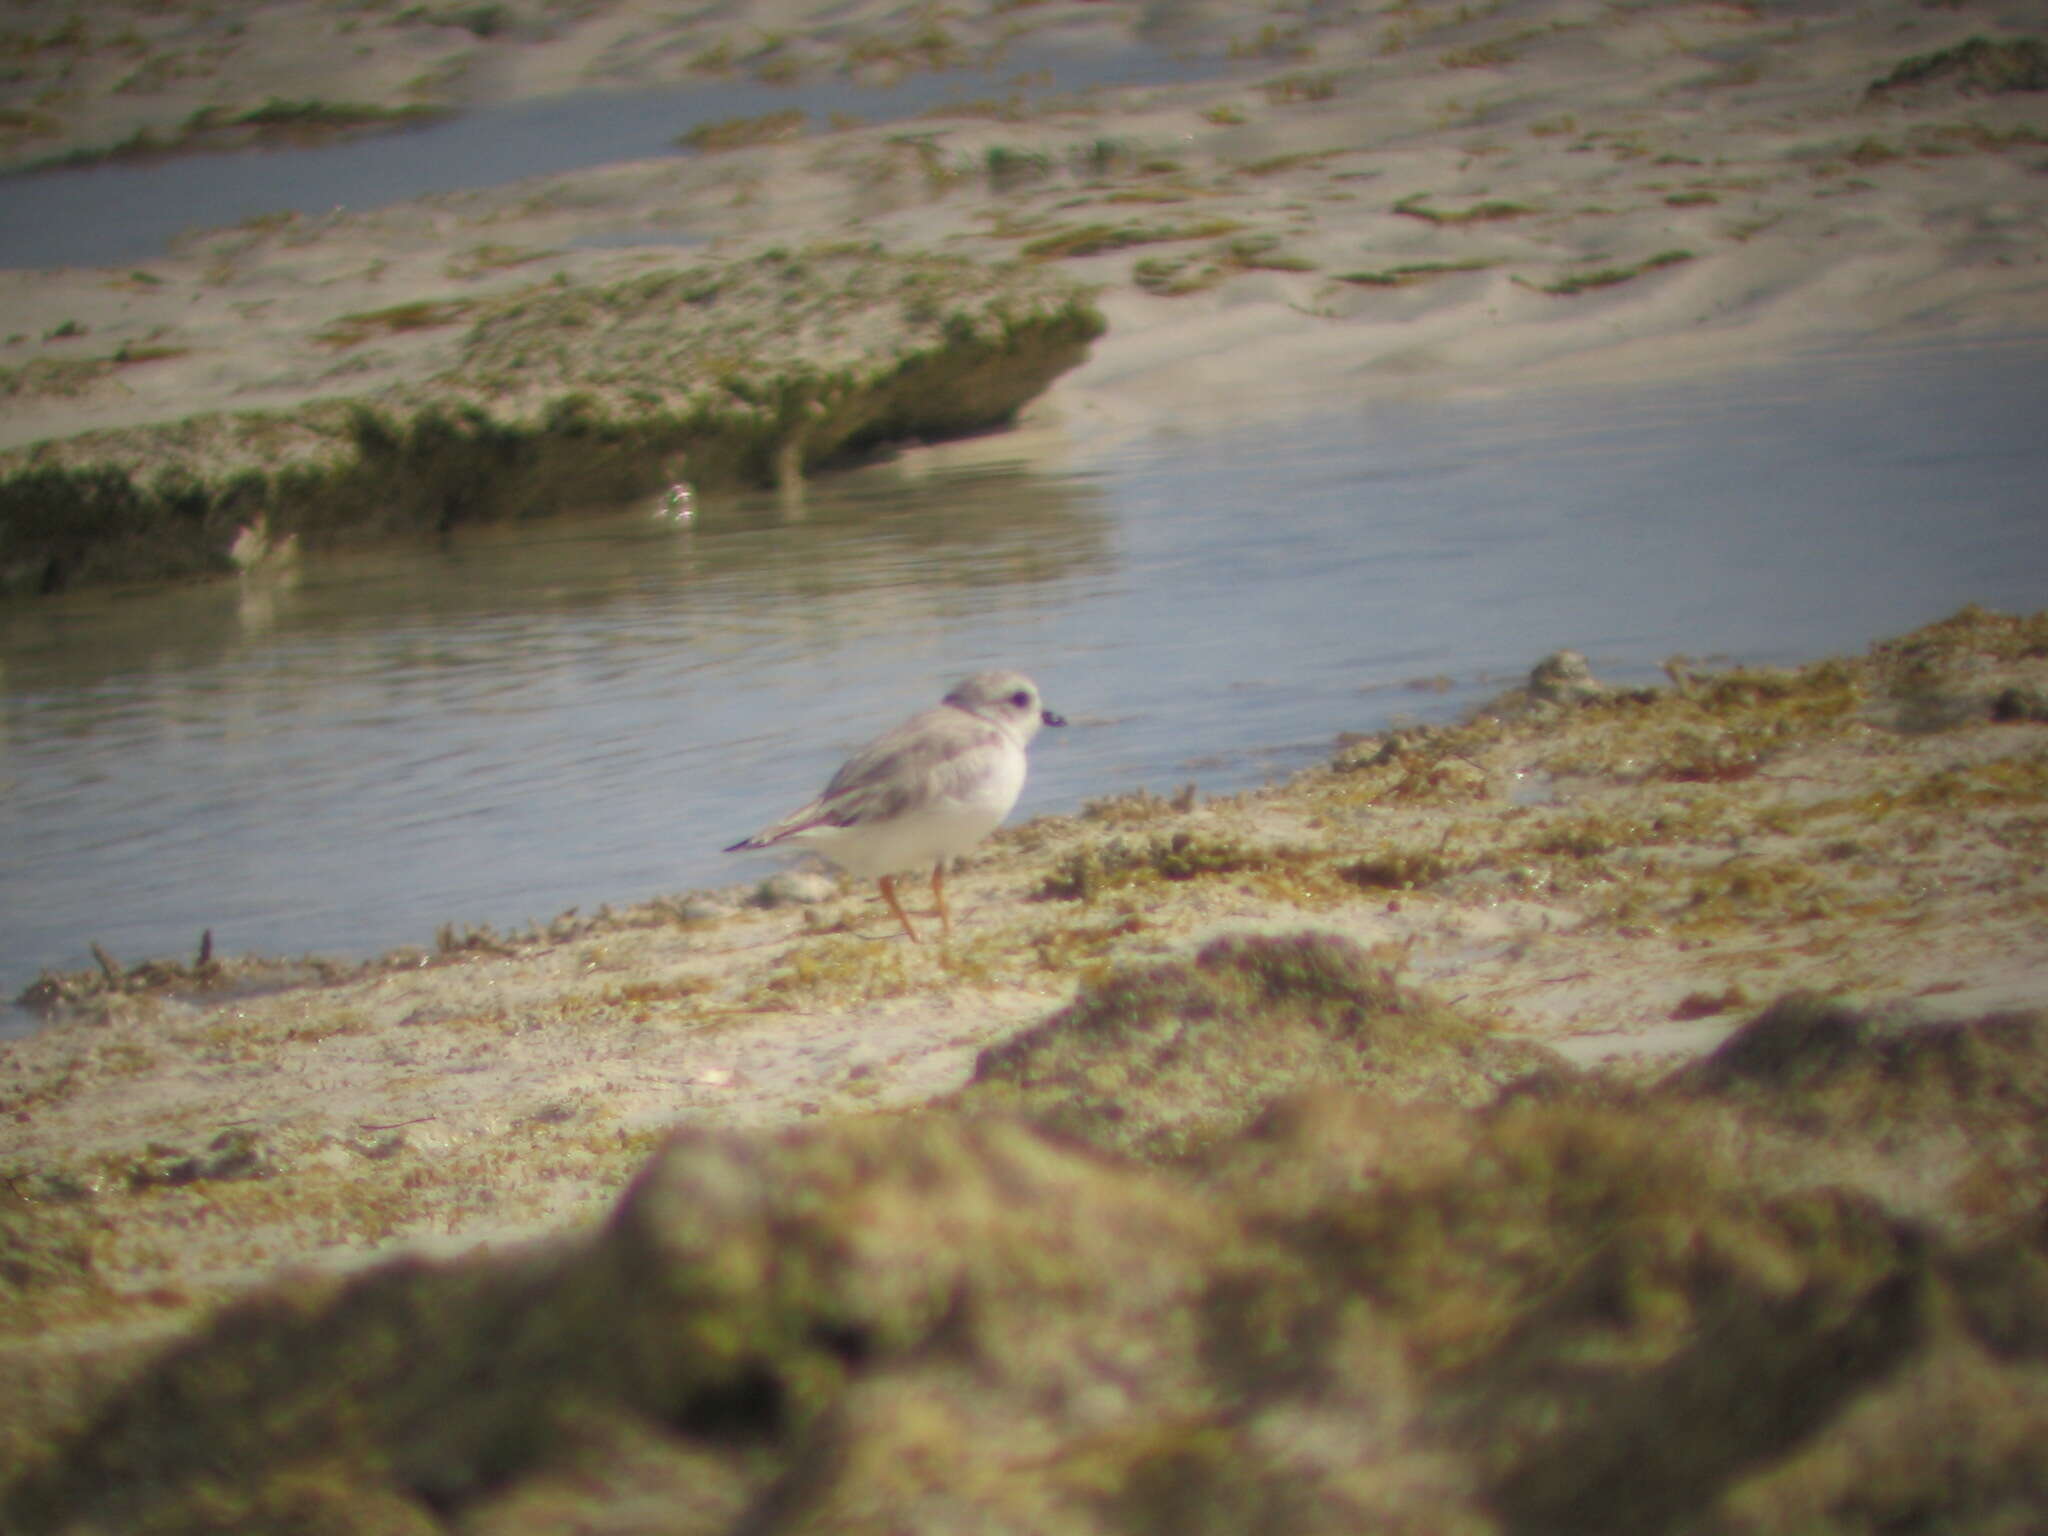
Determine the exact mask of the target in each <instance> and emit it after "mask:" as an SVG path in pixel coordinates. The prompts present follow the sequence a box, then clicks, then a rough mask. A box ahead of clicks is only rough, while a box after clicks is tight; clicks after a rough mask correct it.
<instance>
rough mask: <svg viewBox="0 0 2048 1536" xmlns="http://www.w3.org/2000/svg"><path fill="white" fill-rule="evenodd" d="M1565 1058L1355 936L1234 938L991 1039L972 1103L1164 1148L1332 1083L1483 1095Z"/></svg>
mask: <svg viewBox="0 0 2048 1536" xmlns="http://www.w3.org/2000/svg"><path fill="white" fill-rule="evenodd" d="M1560 1066H1561V1064H1560V1063H1559V1060H1558V1058H1557V1057H1556V1056H1555V1055H1554V1053H1552V1052H1551V1051H1549V1050H1547V1049H1545V1048H1544V1047H1542V1046H1538V1045H1534V1044H1531V1043H1528V1042H1519V1041H1511V1040H1503V1039H1501V1038H1499V1037H1497V1036H1495V1035H1492V1034H1489V1033H1488V1032H1487V1031H1486V1030H1485V1028H1484V1027H1483V1026H1481V1025H1480V1024H1478V1023H1475V1022H1473V1021H1472V1020H1470V1019H1468V1018H1466V1017H1464V1016H1463V1015H1461V1014H1458V1013H1455V1012H1453V1011H1452V1010H1450V1009H1448V1008H1445V1007H1443V1006H1442V1005H1441V1004H1438V1003H1436V1002H1435V1001H1433V1000H1432V999H1430V998H1429V997H1427V996H1426V995H1425V994H1423V993H1420V992H1418V991H1415V990H1414V989H1412V988H1408V987H1404V986H1402V985H1400V984H1399V983H1398V982H1396V981H1395V980H1394V979H1393V978H1392V976H1391V975H1390V974H1389V973H1388V972H1387V971H1385V970H1384V969H1383V968H1381V967H1379V966H1376V965H1374V964H1373V963H1372V961H1371V959H1370V958H1369V957H1368V956H1367V955H1366V954H1365V952H1364V951H1363V950H1361V949H1359V947H1358V946H1357V945H1355V944H1353V943H1351V942H1350V941H1349V940H1347V939H1341V938H1336V937H1332V936H1330V935H1326V934H1316V933H1303V934H1294V935H1290V936H1286V937H1278V938H1267V937H1246V938H1225V939H1218V940H1217V941H1216V942H1214V943H1212V944H1210V945H1208V946H1207V947H1206V948H1204V949H1203V950H1202V951H1201V953H1200V954H1199V955H1197V956H1196V957H1195V959H1194V961H1193V962H1192V963H1181V962H1176V963H1172V964H1167V965H1160V966H1156V967H1153V968H1151V969H1149V970H1133V971H1127V972H1124V973H1121V974H1118V975H1116V976H1113V977H1111V978H1110V979H1109V980H1108V981H1106V982H1104V983H1103V984H1102V985H1100V986H1098V987H1095V988H1093V989H1091V990H1089V991H1088V992H1086V993H1084V994H1083V995H1082V996H1081V997H1080V998H1079V999H1078V1000H1076V1001H1075V1002H1074V1004H1073V1005H1072V1006H1071V1007H1068V1008H1065V1009H1062V1010H1061V1011H1060V1012H1058V1013H1056V1014H1054V1015H1053V1016H1052V1017H1051V1018H1049V1019H1047V1020H1046V1021H1045V1022H1044V1023H1042V1024H1040V1025H1038V1026H1037V1027H1036V1028H1035V1029H1032V1030H1030V1031H1028V1032H1026V1033H1025V1034H1022V1035H1019V1036H1017V1037H1016V1038H1015V1039H1012V1040H1010V1041H1008V1042H1006V1043H1005V1044H1003V1045H1001V1046H998V1047H996V1048H995V1049H993V1050H989V1051H985V1052H983V1053H982V1056H981V1059H980V1060H979V1061H978V1062H977V1063H976V1065H975V1071H974V1077H973V1080H972V1081H971V1082H969V1084H968V1085H967V1087H966V1088H965V1089H963V1090H962V1091H961V1094H960V1103H961V1104H962V1105H963V1106H964V1107H969V1108H973V1109H978V1110H986V1109H999V1110H1002V1111H1005V1112H1008V1113H1015V1114H1021V1115H1023V1116H1025V1117H1026V1118H1028V1119H1030V1120H1032V1121H1034V1122H1036V1123H1038V1124H1041V1125H1044V1126H1047V1127H1050V1128H1052V1129H1055V1130H1058V1131H1060V1132H1062V1133H1063V1134H1066V1135H1071V1136H1075V1137H1078V1138H1080V1139H1082V1140H1084V1141H1088V1142H1091V1143H1093V1144H1095V1145H1097V1146H1101V1147H1105V1148H1110V1149H1113V1150H1116V1151H1119V1152H1128V1153H1133V1154H1135V1155H1137V1156H1140V1157H1144V1158H1148V1159H1164V1158H1171V1157H1176V1156H1179V1155H1181V1154H1183V1153H1186V1152H1188V1151H1190V1150H1192V1149H1194V1148H1196V1147H1198V1146H1200V1145H1202V1144H1203V1143H1204V1142H1206V1141H1209V1140H1211V1139H1214V1138H1216V1137H1218V1136H1225V1135H1230V1134H1234V1133H1235V1132H1237V1131H1239V1130H1241V1129H1242V1128H1243V1127H1244V1126H1245V1125H1247V1124H1249V1123H1250V1122H1251V1121H1252V1120H1253V1119H1254V1118H1255V1117H1256V1116H1257V1115H1258V1114H1259V1112H1260V1111H1261V1110H1262V1109H1263V1108H1264V1107H1265V1106H1266V1105H1267V1104H1268V1103H1270V1102H1271V1101H1272V1100H1273V1099H1274V1098H1276V1097H1278V1096H1279V1095H1281V1094H1284V1093H1288V1092H1292V1091H1295V1090H1297V1089H1301V1088H1305V1087H1309V1086H1311V1085H1314V1084H1318V1083H1342V1084H1350V1085H1354V1086H1359V1087H1370V1088H1373V1089H1375V1090H1377V1091H1379V1092H1381V1093H1384V1094H1386V1095H1388V1096H1390V1097H1393V1098H1397V1099H1408V1098H1427V1099H1431V1100H1435V1101H1438V1102H1443V1103H1453V1104H1475V1103H1483V1102H1485V1101H1486V1100H1488V1099H1490V1098H1492V1097H1493V1095H1494V1094H1495V1093H1496V1092H1497V1091H1498V1090H1499V1088H1500V1087H1501V1085H1502V1084H1503V1083H1506V1082H1509V1081H1511V1080H1513V1079H1515V1078H1519V1077H1524V1076H1528V1075H1530V1074H1533V1073H1539V1072H1544V1071H1548V1070H1558V1069H1560Z"/></svg>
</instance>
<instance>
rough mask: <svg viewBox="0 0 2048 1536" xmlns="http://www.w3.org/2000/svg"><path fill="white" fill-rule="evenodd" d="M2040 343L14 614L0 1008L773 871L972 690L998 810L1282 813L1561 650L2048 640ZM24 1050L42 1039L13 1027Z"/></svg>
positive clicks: (655, 490) (486, 535)
mask: <svg viewBox="0 0 2048 1536" xmlns="http://www.w3.org/2000/svg"><path fill="white" fill-rule="evenodd" d="M2044 394H2048V347H2043V346H2042V345H2041V344H2039V343H2038V342H2037V343H2035V344H2034V345H2032V346H2028V347H2018V346H2015V347H2009V348H1986V347H1979V348H1976V349H1973V350H1970V351H1967V352H1953V353H1921V354H1913V355H1908V356H1903V357H1892V358H1880V359H1876V360H1874V361H1870V362H1868V363H1865V362H1859V361H1857V360H1844V359H1840V358H1827V359H1817V360H1814V361H1812V362H1809V363H1807V364H1805V365H1802V366H1801V367H1799V368H1796V369H1792V370H1788V371H1785V372H1782V373H1779V374H1776V375H1753V376H1750V377H1746V378H1740V379H1732V380H1725V381H1719V382H1717V383H1715V384H1713V385H1711V386H1699V387H1684V388H1665V389H1659V390H1642V389H1638V390H1633V391H1616V392H1613V393H1610V394H1606V395H1598V396H1578V397H1574V398H1569V399H1560V398H1552V397H1547V396H1532V397H1523V398H1517V399H1513V400H1505V401H1501V402H1498V403H1492V404H1484V403H1482V404H1462V405H1433V406H1421V405H1417V406H1410V407H1389V406H1376V407H1374V408H1373V409H1372V410H1371V412H1370V413H1367V412H1363V411H1353V412H1349V413H1345V412H1333V413H1332V414H1331V415H1329V416H1327V417H1323V418H1321V419H1318V420H1313V421H1304V422H1300V423H1298V424H1295V425H1293V426H1289V427H1285V428H1271V427H1268V428H1263V429H1261V430H1260V431H1259V432H1257V433H1245V434H1241V435H1236V436H1232V435H1228V434H1216V435H1210V436H1206V437H1205V436H1199V435H1190V436H1186V437H1182V438H1178V439H1171V440H1162V441H1160V442H1156V443H1152V444H1148V445H1145V446H1144V447H1142V448H1141V449H1138V450H1136V451H1133V452H1130V453H1128V454H1123V455H1120V456H1116V457H1113V458H1108V459H1104V460H1102V461H1099V462H1097V463H1095V464H1093V465H1091V466H1090V467H1089V469H1088V471H1087V472H1086V473H1083V474H1069V475H1064V476H1041V475H1033V474H1026V473H1023V472H1021V471H1017V470H984V471H979V472H975V473H971V474H937V475H933V476H930V477H924V478H921V477H919V476H918V474H916V473H915V470H916V467H917V465H918V464H919V463H921V462H931V460H930V459H922V460H921V459H920V458H918V457H912V458H909V459H906V460H905V461H904V463H903V465H901V466H898V467H883V468H879V469H875V470H870V471H865V472H862V473H861V474H858V475H854V476H851V477H847V478H846V479H844V480H838V481H832V482H825V483H821V484H819V485H816V486H813V487H811V488H810V490H809V492H808V494H807V495H806V496H805V498H804V500H803V504H802V506H801V508H795V507H792V506H789V505H786V504H784V503H782V502H778V501H777V500H776V498H774V497H762V498H757V499H754V500H748V501H735V502H719V501H717V500H715V499H714V500H710V501H708V502H702V503H700V504H699V506H698V509H697V515H696V516H695V518H693V519H692V521H691V522H690V523H689V524H688V525H686V526H678V525H677V524H676V523H675V522H674V521H673V520H670V519H663V518H658V517H657V516H656V515H655V514H656V512H657V511H658V510H660V508H661V505H662V489H661V487H658V486H650V487H649V489H648V494H647V499H646V500H645V501H644V502H643V503H642V504H641V505H639V506H637V507H634V508H632V509H630V510H628V511H625V512H621V513H615V514H611V515H606V516H600V517H587V518H582V519H563V520H560V521H554V522H547V523H539V524H531V525H527V526H523V527H504V528H498V529H479V530H465V531H464V532H463V533H462V534H461V535H460V536H459V537H458V538H457V539H456V541H455V542H453V543H451V544H449V545H446V546H430V545H418V546H412V547H402V548H393V549H389V550H384V551H379V552H376V553H363V554H356V555H350V556H346V557H335V556H328V557H324V558H323V557H319V556H313V557H309V558H308V559H307V561H306V562H305V570H304V575H303V579H302V580H301V581H299V583H298V584H297V585H291V584H289V583H285V584H281V585H279V586H278V587H277V588H276V589H274V590H269V591H256V590H251V589H249V588H247V587H246V586H245V587H238V586H237V584H236V583H235V582H233V581H222V582H219V583H215V584H213V585H210V586H204V587H186V588H181V589H174V590H170V591H163V592H152V593H143V594H108V593H85V594H77V595H72V596H67V597H63V598H58V599H53V600H49V601H45V602H41V603H34V604H29V605H25V606H16V607H12V608H6V609H0V665H4V667H5V669H6V673H5V676H6V704H5V707H4V709H0V733H4V734H0V780H4V781H5V782H6V793H5V797H4V800H0V986H4V987H6V988H7V990H8V991H9V992H10V993H11V992H13V991H15V990H18V988H19V987H20V986H21V985H23V984H24V983H25V982H26V981H27V980H29V979H30V978H31V977H32V976H33V974H34V972H35V970H36V968H37V967H38V966H40V965H43V964H62V965H65V966H73V967H75V966H79V965H83V964H87V963H89V962H88V960H87V956H86V944H87V941H88V940H90V939H93V938H98V939H101V940H102V941H104V942H105V943H106V945H107V947H108V948H109V949H110V950H111V951H112V952H113V953H114V955H115V956H117V957H118V958H120V959H122V960H124V961H128V960H134V959H136V958H139V957H141V956H143V955H146V954H189V953H190V951H191V946H192V945H193V944H194V943H195V942H196V940H197V938H198V935H199V933H200V931H201V930H202V929H203V928H206V927H212V928H213V929H214V930H215V934H216V937H217V939H218V941H219V943H220V946H221V948H222V950H223V951H240V950H262V951H270V952H286V953H292V952H298V951H302V950H305V949H307V948H314V947H317V948H323V949H329V950H341V951H346V952H356V953H363V952H372V951H375V950H378V949H382V948H387V947H391V946H395V945H397V944H401V943H416V942H422V941H426V940H429V939H431V936H432V934H433V932H434V930H435V928H436V926H437V925H439V924H440V923H442V922H446V921H455V922H492V923H497V924H500V925H506V924H516V923H518V922H521V921H524V920H526V919H528V918H546V917H549V916H552V915H553V914H554V913H555V912H557V911H559V910H561V909H563V908H565V907H568V906H571V905H582V906H584V907H586V908H588V907H594V906H595V905H596V904H598V903H599V902H603V901H630V900H634V899H638V898H642V897H646V896H650V895H653V894H656V893H658V892H672V891H677V890H681V889H685V888H687V887H689V886H692V885H701V884H710V883H716V882H723V881H728V880H738V879H742V878H745V877H748V876H750V875H755V874H759V873H763V872H765V871H766V870H767V869H768V868H771V867H773V866H772V863H771V862H770V861H768V860H766V859H757V860H755V861H753V862H748V861H745V860H735V859H728V858H725V857H722V856H721V855H720V854H718V853H717V852H716V850H717V849H718V848H719V847H720V846H721V845H722V844H725V843H728V842H731V841H732V840H733V839H734V838H735V837H738V836H740V835H741V834H743V833H745V832H747V831H750V830H752V829H753V828H754V827H756V826H758V825H760V824H761V823H762V822H763V821H764V820H765V819H767V818H768V817H769V816H770V815H773V814H775V813H777V812H779V811H781V810H783V809H786V808H787V807H788V806H790V805H794V804H797V803H799V802H801V800H802V799H803V798H804V797H805V796H807V795H809V794H811V793H813V792H814V791H815V790H816V789H817V786H818V785H819V784H820V783H821V782H823V780H824V778H825V776H826V775H827V774H829V773H830V772H831V770H832V769H833V768H834V767H835V766H836V765H837V764H838V762H839V761H840V760H841V758H843V757H844V755H845V754H846V752H847V750H849V749H850V748H851V747H853V746H855V745H857V744H858V743H859V742H861V741H863V740H865V739H867V738H868V737H870V736H872V735H873V734H874V733H875V731H876V730H877V729H879V728H881V727H882V726H884V725H887V724H889V723H890V722H892V721H894V720H896V719H900V718H901V717H902V716H904V715H906V714H909V713H910V712H911V711H913V710H915V709H918V708H922V707H924V706H926V705H928V704H930V703H931V702H932V701H933V699H934V698H935V697H936V695H937V693H938V691H939V690H940V689H941V688H943V686H944V685H945V684H946V683H947V682H948V681H950V680H951V679H953V678H955V677H957V676H959V675H961V674H962V673H965V672H968V671H972V670H974V669H976V668H978V667H983V666H992V665H1003V664H1014V665H1020V666H1022V667H1024V668H1026V669H1027V670H1029V671H1030V672H1031V673H1032V675H1033V676H1034V677H1035V678H1036V679H1037V681H1038V682H1039V684H1040V686H1041V687H1042V688H1043V689H1044V691H1045V694H1046V698H1047V701H1048V703H1049V704H1050V705H1051V706H1052V707H1053V708H1056V709H1058V710H1060V711H1061V712H1062V713H1064V714H1066V715H1067V716H1068V717H1069V719H1070V720H1071V721H1072V723H1073V728H1072V729H1069V730H1066V731H1061V732H1057V733H1053V735H1054V738H1055V739H1049V740H1047V741H1046V742H1044V743H1043V744H1042V746H1041V748H1040V749H1039V750H1037V751H1036V752H1034V754H1033V762H1032V778H1031V783H1030V784H1029V786H1028V787H1027V788H1026V791H1025V798H1024V800H1023V802H1022V803H1021V804H1020V807H1019V811H1020V814H1030V813H1031V812H1032V811H1034V810H1043V809H1050V808H1071V807H1074V806H1076V805H1078V804H1079V803H1080V802H1081V801H1082V800H1084V799H1086V798H1088V797H1090V796H1095V795H1101V794H1106V793H1109V792H1112V791H1117V790H1123V789H1129V788H1132V787H1135V786H1137V785H1144V786H1146V787H1149V788H1151V789H1154V790H1157V791H1162V792H1170V791H1172V790H1173V789H1176V788H1177V787H1178V786H1179V785H1180V784H1181V783H1183V782H1185V781H1186V780H1188V779H1190V778H1193V779H1197V780H1199V781H1200V783H1201V786H1202V788H1203V789H1205V790H1208V791H1227V790H1231V789H1235V788H1240V787H1243V786H1245V785H1248V784H1256V783H1258V782H1259V781H1261V780H1262V779H1264V778H1266V777H1269V776H1271V775H1273V774H1276V773H1278V772H1282V771H1284V770H1286V769H1288V768H1291V767H1294V766H1298V765H1301V764H1305V763H1307V762H1309V761H1312V760H1314V759H1316V758H1318V757H1320V756H1321V755H1323V753H1324V752H1326V751H1327V748H1328V745H1329V743H1330V740H1331V738H1332V736H1333V735H1334V734H1335V733H1336V732H1338V731H1342V730H1370V729H1374V728H1376V727H1378V726H1382V725H1384V724H1386V723H1388V721H1389V720H1391V719H1395V718H1398V717H1400V716H1403V715H1406V716H1412V717H1419V718H1423V719H1435V718H1448V717H1451V716H1455V715H1456V714H1458V713H1460V712H1461V711H1462V710H1464V709H1465V708H1467V707H1469V705H1470V704H1471V703H1472V702H1474V701H1475V700H1476V699H1478V698H1479V697H1481V696H1483V695H1485V694H1487V693H1489V692H1492V691H1494V690H1495V689H1497V688H1499V687H1501V686H1504V685H1505V684H1506V683H1508V682H1509V681H1511V680H1513V679H1514V678H1515V677H1516V676H1517V674H1519V673H1521V672H1523V671H1524V670H1525V669H1526V668H1527V667H1528V666H1529V664H1530V663H1531V662H1532V661H1534V660H1535V659H1536V658H1537V657H1538V656H1541V655H1542V654H1544V653H1545V652H1547V651H1551V650H1555V649H1557V648H1559V647H1561V646H1571V647H1574V648H1576V649H1579V650H1582V651H1584V652H1586V653H1587V654H1588V655H1589V657H1590V658H1591V660H1592V663H1593V665H1594V668H1595V669H1596V671H1597V672H1599V673H1600V675H1602V676H1603V677H1607V678H1610V679H1612V680H1615V681H1635V680H1654V679H1655V678H1656V677H1657V675H1658V668H1659V663H1660V662H1661V661H1662V660H1663V659H1664V658H1665V657H1666V656H1668V655H1670V654H1671V653H1672V652H1674V651H1681V650H1683V651H1689V652H1692V653H1694V654H1695V655H1699V656H1703V657H1712V656H1715V655H1717V654H1719V655H1721V656H1723V657H1727V658H1732V659H1735V660H1739V661H1745V662H1768V661H1793V660H1798V659H1802V658H1806V657H1811V656H1816V655H1823V654H1827V653H1830V652H1839V651H1849V650H1857V649H1860V648H1862V647H1863V646H1865V645H1867V644H1868V643H1869V642H1870V641H1871V640H1873V639H1876V638H1878V637H1879V636H1882V635H1887V634H1895V633H1898V632H1900V631H1902V630H1905V629H1907V628H1910V627H1912V626H1914V625H1917V624H1922V623H1926V622H1928V621H1930V620H1933V619H1936V618H1939V617H1941V616H1942V615H1944V614H1946V613H1949V612H1952V611H1953V610H1954V609H1955V608H1957V607H1958V606H1960V605H1961V604H1962V603H1964V602H1968V601H1976V602H1981V603H1984V604H1986V605H1988V606H1991V607H1995V608H2003V609H2007V610H2021V611H2024V610H2031V609H2034V608H2038V607H2041V606H2043V605H2044V604H2048V502H2044V501H2043V499H2042V497H2041V495H2040V491H2039V487H2040V486H2041V485H2042V484H2043V483H2044V481H2048V439H2044V438H2043V437H2042V435H2041V434H2040V431H2039V421H2038V418H2039V401H2040V400H2041V399H2042V398H2043V397H2044ZM22 1022H24V1023H25V1022H26V1020H23V1021H22Z"/></svg>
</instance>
